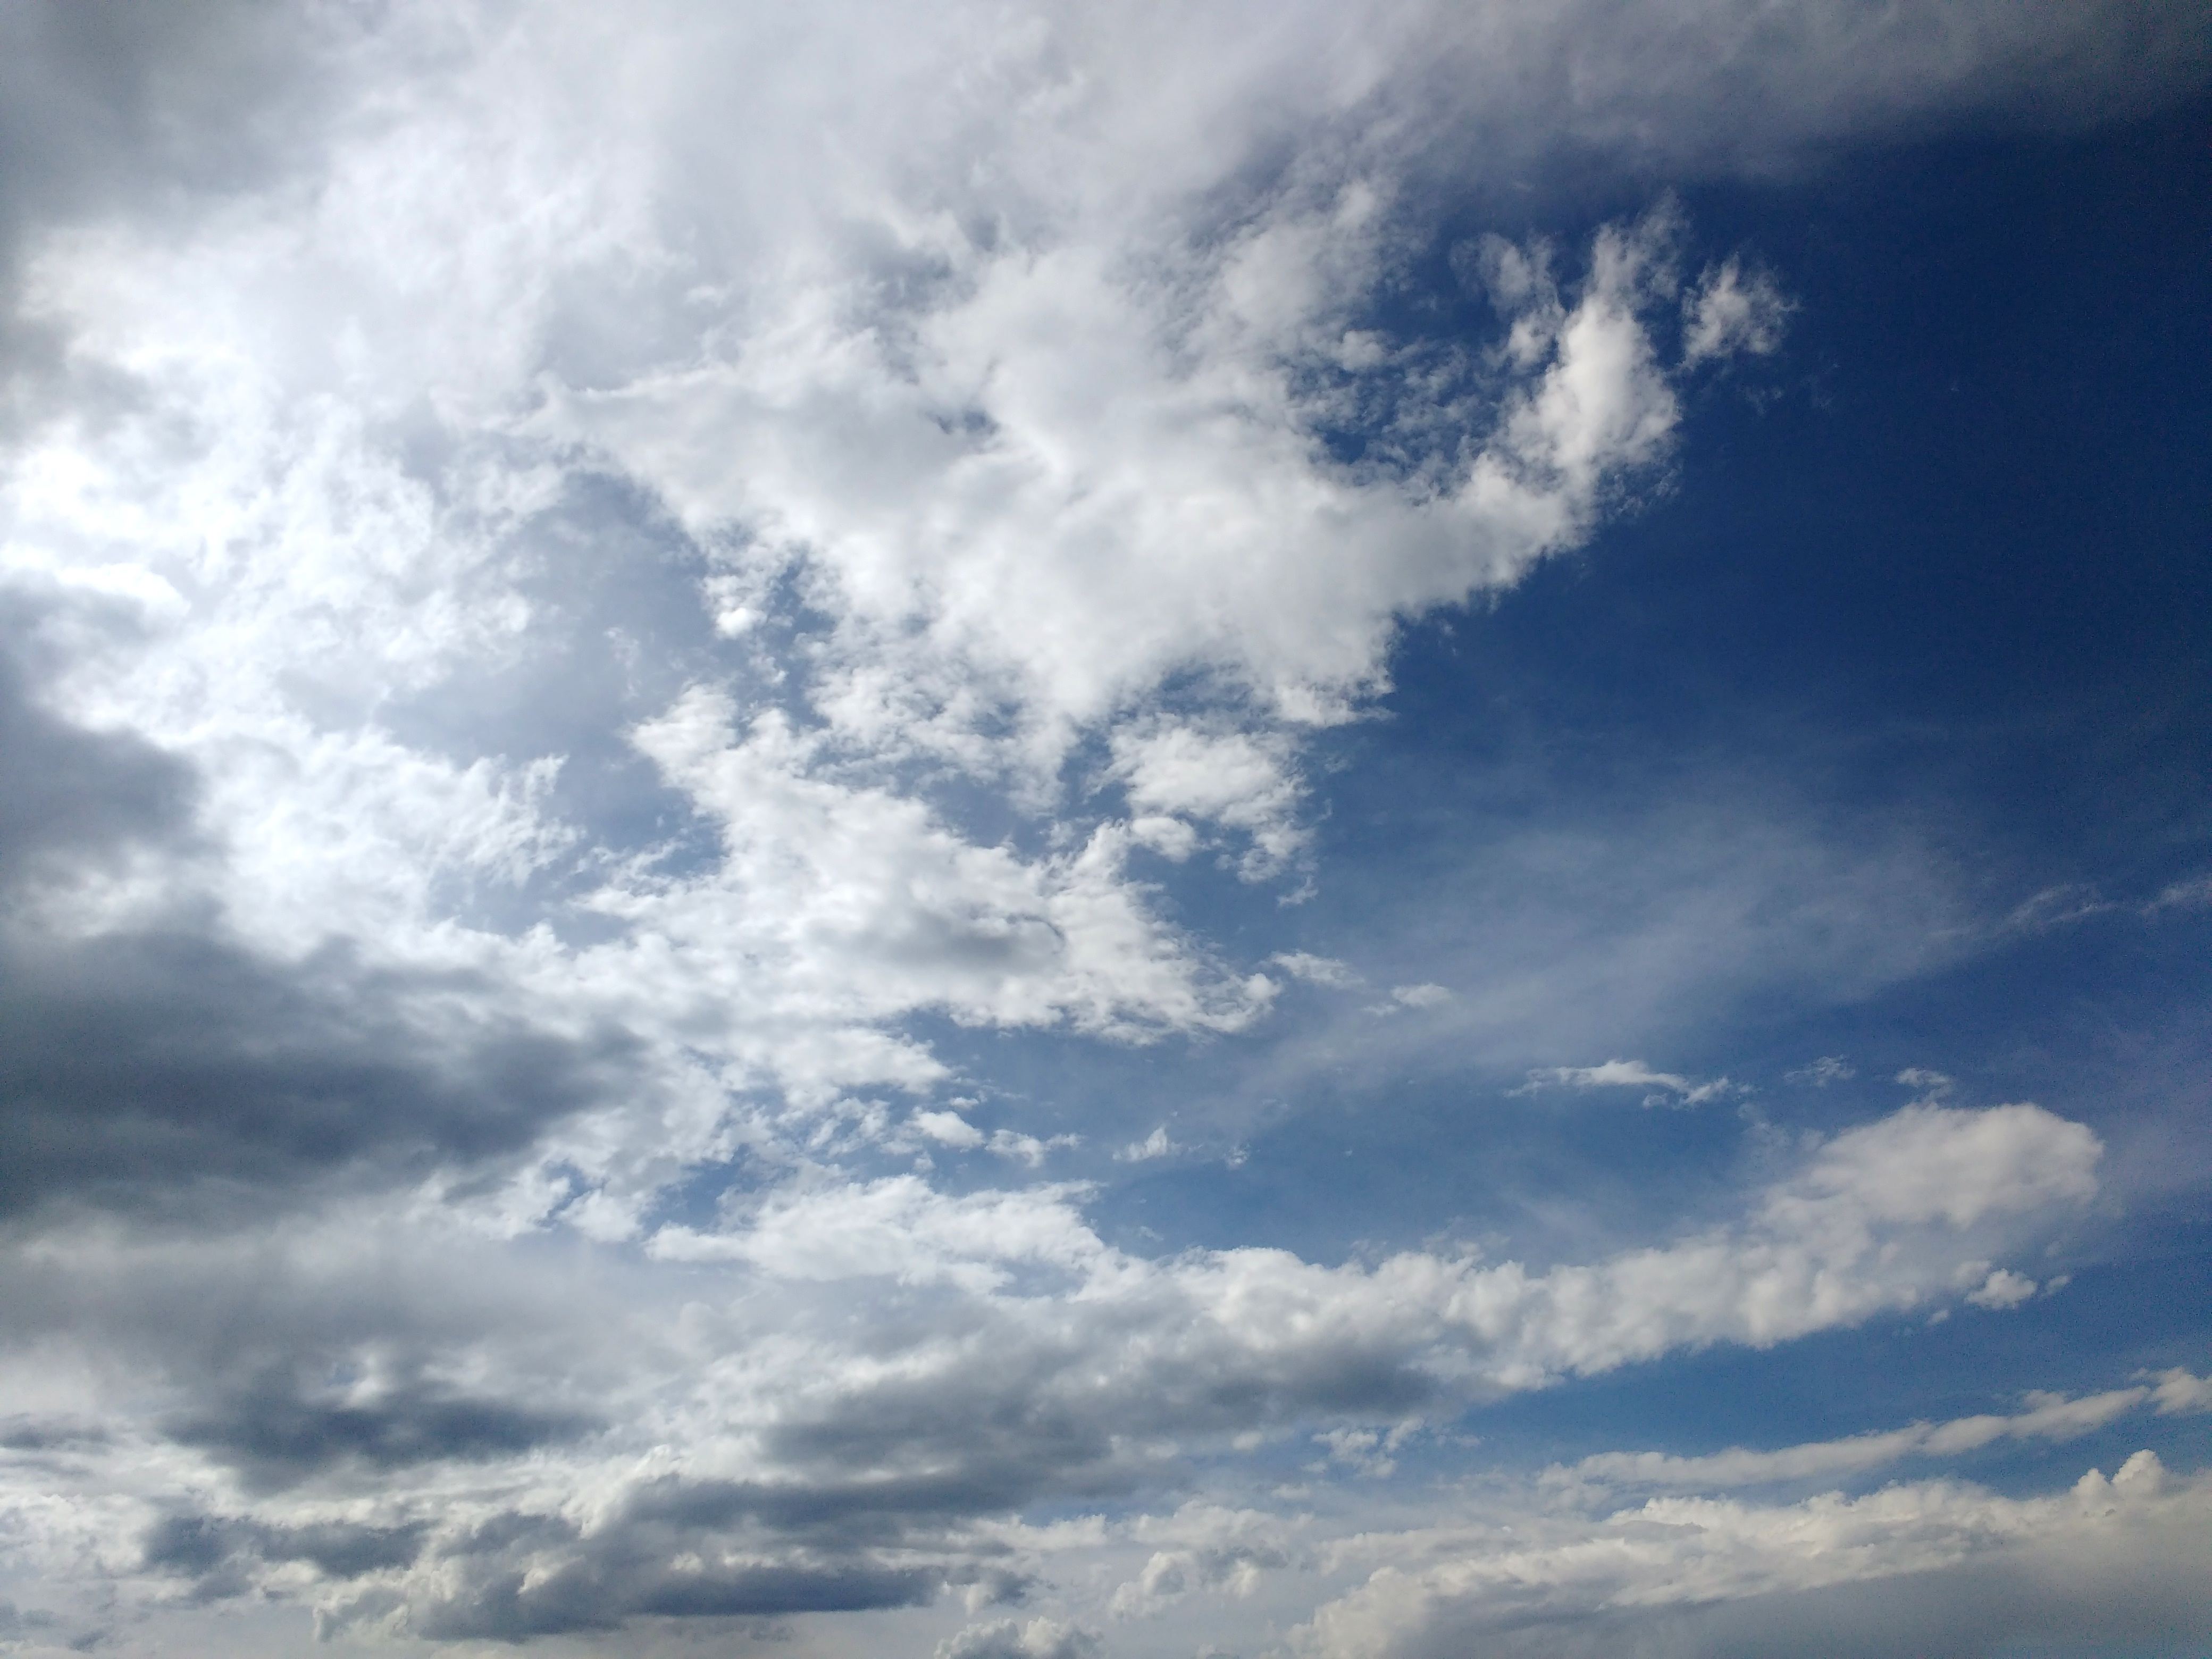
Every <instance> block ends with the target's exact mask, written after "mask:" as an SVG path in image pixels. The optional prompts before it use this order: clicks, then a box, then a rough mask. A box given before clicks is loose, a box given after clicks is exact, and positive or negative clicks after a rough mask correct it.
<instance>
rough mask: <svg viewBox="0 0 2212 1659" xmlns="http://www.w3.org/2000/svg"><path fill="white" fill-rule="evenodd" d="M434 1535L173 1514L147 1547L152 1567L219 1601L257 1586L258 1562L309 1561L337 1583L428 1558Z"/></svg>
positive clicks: (418, 1527) (152, 1531)
mask: <svg viewBox="0 0 2212 1659" xmlns="http://www.w3.org/2000/svg"><path fill="white" fill-rule="evenodd" d="M426 1530H427V1528H426V1527H425V1526H424V1525H423V1524H422V1522H410V1523H409V1524H406V1525H404V1526H396V1527H374V1526H362V1525H357V1524H355V1523H352V1522H337V1521H325V1522H311V1523H309V1524H307V1525H304V1526H289V1527H288V1526H274V1525H270V1524H269V1523H267V1522H259V1521H252V1520H248V1519H245V1518H243V1517H240V1516H212V1515H172V1516H164V1517H163V1518H162V1519H161V1520H160V1521H158V1522H155V1524H154V1525H153V1526H151V1527H149V1528H147V1530H146V1533H145V1535H144V1536H143V1538H142V1539H141V1540H140V1541H139V1549H140V1556H141V1559H142V1561H143V1565H145V1566H146V1567H147V1568H148V1569H149V1570H150V1571H157V1572H169V1573H176V1574H179V1575H181V1576H184V1577H190V1578H191V1579H193V1580H194V1581H195V1583H194V1587H193V1593H194V1595H196V1596H197V1597H198V1598H199V1599H202V1600H205V1601H216V1600H220V1599H222V1598H223V1597H225V1596H229V1595H243V1594H245V1593H246V1591H247V1590H249V1589H252V1583H253V1577H252V1571H253V1567H254V1565H255V1564H256V1563H257V1562H266V1563H278V1562H287V1561H305V1562H307V1563H308V1564H309V1565H312V1566H313V1567H314V1569H315V1570H316V1571H318V1572H320V1573H321V1574H323V1575H324V1576H325V1577H328V1578H337V1579H349V1578H359V1577H362V1576H363V1575H364V1574H367V1573H372V1572H379V1571H384V1570H386V1569H387V1568H392V1567H404V1566H406V1565H410V1563H411V1562H413V1561H414V1559H415V1558H416V1556H417V1555H419V1554H421V1553H422V1535H423V1534H424V1532H425V1531H426Z"/></svg>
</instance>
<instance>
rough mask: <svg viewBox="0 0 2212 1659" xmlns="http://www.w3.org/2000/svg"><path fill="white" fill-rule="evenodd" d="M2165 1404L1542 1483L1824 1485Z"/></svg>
mask: <svg viewBox="0 0 2212 1659" xmlns="http://www.w3.org/2000/svg"><path fill="white" fill-rule="evenodd" d="M2175 1375H2177V1376H2179V1378H2180V1379H2181V1381H2180V1382H2179V1383H2178V1384H2177V1385H2176V1386H2175V1388H2174V1389H2173V1390H2172V1392H2173V1393H2174V1394H2175V1395H2179V1394H2181V1393H2182V1392H2184V1391H2185V1389H2188V1388H2189V1387H2190V1386H2191V1385H2192V1384H2193V1383H2195V1382H2196V1379H2193V1378H2191V1377H2190V1376H2189V1374H2188V1373H2187V1372H2185V1371H2184V1372H2179V1373H2176V1374H2175ZM2161 1386H2163V1385H2161ZM2161 1397H2162V1396H2160V1395H2158V1393H2157V1391H2156V1390H2154V1389H2151V1388H2148V1387H2139V1388H2131V1389H2108V1390H2106V1392H2104V1393H2102V1394H2095V1395H2085V1396H2083V1397H2081V1398H2079V1399H2073V1400H2069V1399H2067V1398H2066V1397H2065V1396H2063V1395H2045V1396H2034V1397H2033V1398H2034V1403H2033V1405H2031V1407H2029V1409H2027V1411H2024V1412H2019V1413H2014V1414H2013V1415H2011V1416H2008V1417H1996V1416H1978V1417H1963V1418H1954V1419H1952V1420H1951V1421H1949V1422H1947V1423H1936V1424H1928V1423H1916V1424H1914V1425H1912V1426H1911V1427H1910V1428H1905V1429H1892V1430H1888V1431H1882V1432H1878V1433H1873V1434H1862V1435H1854V1436H1852V1437H1850V1438H1848V1439H1844V1440H1824V1441H1818V1442H1814V1443H1808V1444H1806V1445H1802V1446H1788V1447H1784V1448H1783V1449H1780V1450H1778V1451H1747V1450H1745V1449H1742V1448H1741V1447H1731V1448H1730V1449H1728V1450H1726V1451H1723V1452H1713V1453H1710V1454H1707V1455H1704V1456H1699V1457H1675V1456H1670V1455H1666V1454H1664V1453H1660V1452H1601V1453H1598V1454H1596V1455H1592V1456H1589V1457H1585V1458H1583V1459H1582V1460H1581V1461H1580V1462H1577V1463H1575V1464H1574V1465H1572V1466H1571V1468H1561V1467H1559V1466H1558V1465H1554V1466H1553V1468H1549V1469H1547V1470H1546V1471H1545V1473H1544V1477H1543V1478H1544V1480H1545V1481H1546V1482H1547V1484H1552V1485H1565V1484H1567V1483H1569V1482H1571V1481H1577V1480H1580V1481H1590V1482H1596V1483H1601V1484H1604V1485H1607V1486H1626V1487H1631V1488H1640V1489H1647V1490H1658V1491H1669V1490H1673V1491H1708V1492H1709V1491H1712V1490H1715V1489H1717V1488H1726V1487H1732V1486H1766V1485H1769V1484H1775V1483H1779V1482H1783V1481H1800V1480H1826V1479H1827V1478H1829V1477H1830V1476H1832V1475H1838V1474H1858V1473H1862V1472H1864V1471H1867V1470H1871V1469H1878V1468H1886V1467H1887V1466H1888V1465H1890V1464H1892V1463H1895V1462H1899V1461H1900V1460H1902V1459H1904V1458H1907V1457H1954V1456H1956V1455H1959V1454H1960V1453H1961V1452H1966V1451H1972V1450H1974V1449H1978V1448H1979V1447H1982V1446H1986V1445H1988V1444H1990V1443H1992V1442H1993V1441H1996V1440H2000V1439H2007V1438H2010V1439H2019V1440H2028V1439H2041V1440H2053V1441H2059V1442H2064V1441H2068V1440H2073V1439H2075V1438H2078V1437H2081V1436H2082V1435H2085V1434H2087V1433H2090V1432H2092V1431H2094V1430H2097V1429H2100V1428H2103V1427H2104V1426H2105V1425H2107V1424H2109V1423H2112V1422H2116V1421H2118V1419H2120V1418H2121V1417H2124V1416H2125V1415H2126V1414H2127V1413H2130V1412H2132V1411H2135V1410H2136V1409H2137V1408H2138V1407H2142V1405H2144V1404H2146V1403H2148V1402H2149V1401H2153V1400H2154V1399H2159V1398H2161Z"/></svg>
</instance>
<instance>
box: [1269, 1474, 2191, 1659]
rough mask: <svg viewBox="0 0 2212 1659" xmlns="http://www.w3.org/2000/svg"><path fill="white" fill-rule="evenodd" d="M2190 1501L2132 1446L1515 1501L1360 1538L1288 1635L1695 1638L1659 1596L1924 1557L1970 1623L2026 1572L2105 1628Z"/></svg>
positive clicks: (2114, 1622)
mask: <svg viewBox="0 0 2212 1659" xmlns="http://www.w3.org/2000/svg"><path fill="white" fill-rule="evenodd" d="M2208 1501H2209V1500H2208V1495H2207V1492H2206V1487H2205V1483H2204V1482H2203V1480H2202V1479H2198V1480H2193V1481H2186V1482H2179V1483H2177V1482H2174V1481H2172V1480H2171V1479H2170V1477H2168V1476H2167V1475H2166V1472H2165V1471H2164V1469H2163V1468H2162V1467H2161V1466H2160V1462H2159V1461H2158V1459H2157V1457H2156V1456H2155V1455H2154V1454H2153V1453H2151V1452H2149V1451H2139V1452H2136V1454H2134V1455H2132V1456H2130V1458H2129V1459H2128V1460H2127V1461H2126V1462H2124V1464H2123V1465H2122V1466H2121V1468H2119V1470H2118V1472H2117V1473H2116V1474H2115V1475H2114V1476H2113V1477H2112V1478H2111V1479H2109V1480H2108V1479H2106V1476H2105V1475H2103V1474H2101V1473H2100V1472H2099V1471H2097V1470H2094V1469H2093V1470H2090V1471H2089V1472H2088V1473H2087V1474H2085V1475H2083V1476H2082V1477H2081V1480H2080V1481H2079V1482H2078V1483H2077V1484H2076V1486H2075V1488H2074V1490H2073V1491H2072V1492H2065V1493H2063V1494H2060V1495H2057V1496H2052V1497H2045V1498H2001V1497H1997V1496H1995V1495H1993V1494H1991V1493H1989V1492H1984V1491H1982V1490H1980V1489H1979V1488H1977V1487H1974V1486H1967V1485H1965V1484H1962V1483H1954V1482H1949V1481H1928V1482H1916V1483H1911V1484H1909V1485H1897V1486H1887V1487H1885V1488H1883V1489H1882V1490H1881V1491H1880V1492H1872V1493H1869V1494H1867V1495H1866V1496H1864V1497H1860V1498H1846V1497H1844V1496H1843V1495H1842V1494H1840V1493H1830V1494H1827V1495H1826V1496H1823V1497H1817V1498H1807V1499H1805V1500H1802V1502H1799V1503H1796V1504H1774V1505H1760V1504H1743V1503H1741V1502H1737V1501H1735V1500H1731V1499H1717V1498H1652V1499H1650V1501H1648V1502H1647V1503H1645V1504H1641V1505H1639V1506H1638V1507H1635V1508H1632V1509H1626V1510H1621V1511H1620V1512H1619V1513H1617V1514H1615V1515H1613V1516H1609V1517H1607V1519H1605V1520H1603V1521H1601V1522H1595V1523H1591V1522H1583V1521H1581V1520H1579V1519H1576V1520H1567V1521H1553V1522H1539V1521H1534V1519H1533V1518H1531V1519H1530V1520H1529V1521H1526V1522H1523V1523H1522V1525H1520V1526H1516V1527H1515V1528H1512V1529H1511V1530H1510V1534H1504V1535H1501V1534H1500V1533H1499V1531H1498V1529H1496V1528H1466V1529H1464V1530H1459V1531H1453V1530H1449V1529H1443V1528H1439V1529H1437V1530H1436V1531H1432V1532H1429V1533H1425V1534H1422V1533H1417V1534H1410V1535H1401V1536H1398V1537H1389V1536H1376V1537H1369V1538H1363V1539H1360V1540H1358V1541H1355V1542H1354V1543H1352V1545H1350V1546H1349V1547H1347V1548H1346V1549H1345V1550H1344V1552H1343V1554H1344V1556H1345V1557H1346V1565H1350V1564H1352V1562H1358V1563H1359V1564H1361V1565H1369V1566H1370V1568H1371V1569H1372V1576H1371V1577H1370V1578H1369V1579H1368V1580H1367V1582H1366V1583H1364V1584H1363V1585H1361V1586H1360V1587H1358V1588H1357V1589H1353V1590H1352V1591H1351V1592H1350V1593H1348V1594H1346V1595H1343V1596H1341V1597H1340V1598H1338V1599H1336V1600H1334V1601H1331V1602H1329V1603H1328V1605H1326V1606H1324V1607H1322V1609H1321V1610H1320V1611H1319V1612H1318V1613H1316V1615H1315V1617H1314V1619H1313V1620H1312V1622H1311V1623H1310V1625H1309V1626H1306V1627H1304V1629H1303V1630H1301V1631H1300V1632H1297V1643H1296V1646H1297V1649H1299V1650H1304V1651H1308V1652H1312V1653H1316V1654H1325V1655H1328V1656H1329V1659H1384V1656H1390V1659H1400V1656H1404V1659H1412V1656H1415V1655H1422V1656H1427V1655H1437V1654H1442V1653H1444V1652H1449V1651H1464V1650H1465V1644H1468V1643H1470V1642H1474V1641H1478V1640H1479V1641H1483V1642H1486V1643H1488V1644H1492V1645H1494V1646H1496V1647H1497V1648H1498V1650H1502V1651H1508V1652H1510V1651H1516V1650H1522V1644H1523V1643H1524V1642H1526V1641H1527V1639H1528V1634H1533V1633H1534V1632H1542V1640H1543V1642H1544V1644H1546V1645H1545V1646H1542V1647H1540V1648H1538V1649H1535V1650H1557V1649H1556V1647H1554V1646H1551V1645H1550V1644H1554V1643H1556V1642H1557V1641H1558V1640H1559V1638H1560V1635H1561V1634H1562V1632H1563V1631H1564V1632H1567V1633H1568V1634H1567V1639H1569V1640H1571V1641H1573V1642H1575V1643H1576V1644H1577V1647H1576V1649H1575V1650H1583V1648H1582V1645H1581V1644H1583V1643H1589V1644H1592V1646H1591V1647H1590V1648H1589V1650H1591V1651H1596V1650H1599V1649H1600V1648H1601V1645H1602V1644H1604V1643H1605V1642H1607V1640H1608V1639H1609V1638H1612V1637H1615V1636H1617V1632H1614V1631H1613V1630H1612V1629H1611V1628H1610V1627H1611V1626H1613V1625H1614V1624H1615V1623H1616V1622H1617V1621H1616V1620H1613V1619H1609V1618H1608V1617H1607V1614H1609V1613H1617V1614H1618V1615H1619V1618H1620V1620H1634V1621H1635V1622H1636V1624H1637V1625H1638V1628H1641V1629H1646V1630H1656V1632H1659V1633H1660V1636H1661V1639H1662V1640H1668V1639H1669V1638H1672V1640H1673V1641H1674V1642H1677V1643H1679V1644H1680V1648H1679V1650H1681V1651H1686V1652H1695V1651H1700V1650H1707V1649H1706V1648H1705V1644H1704V1643H1702V1642H1700V1641H1699V1639H1698V1634H1699V1632H1698V1626H1697V1625H1692V1626H1690V1627H1688V1628H1683V1627H1682V1626H1681V1625H1680V1623H1679V1622H1678V1620H1675V1619H1674V1618H1671V1617H1670V1616H1669V1615H1670V1614H1672V1613H1677V1612H1687V1611H1689V1610H1691V1609H1696V1608H1712V1607H1717V1606H1724V1605H1726V1604H1729V1603H1735V1604H1739V1605H1741V1604H1746V1603H1752V1604H1754V1605H1755V1604H1756V1603H1757V1602H1758V1601H1759V1600H1761V1599H1764V1598H1778V1597H1784V1596H1790V1595H1804V1594H1805V1593H1807V1592H1810V1591H1814V1590H1818V1589H1825V1588H1832V1587H1840V1586H1844V1585H1851V1584H1869V1585H1870V1584H1876V1583H1879V1584H1881V1585H1882V1586H1883V1590H1882V1594H1883V1595H1885V1596H1893V1595H1897V1594H1898V1593H1899V1590H1898V1588H1897V1581H1899V1580H1900V1579H1903V1580H1905V1582H1906V1583H1907V1584H1908V1585H1909V1584H1910V1583H1911V1577H1910V1576H1911V1575H1918V1574H1939V1575H1942V1577H1938V1578H1937V1579H1936V1581H1935V1586H1931V1588H1935V1589H1936V1594H1937V1595H1945V1596H1948V1598H1949V1599H1950V1601H1951V1604H1952V1607H1953V1609H1954V1616H1958V1615H1960V1614H1963V1615H1964V1616H1963V1617H1962V1618H1961V1619H1960V1623H1962V1624H1965V1625H1966V1626H1969V1627H1971V1628H1977V1629H1978V1631H1980V1632H1991V1633H1994V1632H2008V1633H2009V1632H2015V1631H2017V1632H2023V1633H2024V1632H2025V1631H2026V1630H2027V1629H2028V1628H2029V1627H2030V1626H2028V1625H2026V1624H2022V1623H2020V1622H2017V1621H2016V1620H2014V1619H2012V1618H2008V1614H2007V1611H2006V1606H2007V1600H2008V1596H2009V1595H2011V1594H2012V1593H2013V1587H2014V1586H2015V1585H2018V1586H2023V1587H2024V1586H2027V1585H2038V1584H2039V1586H2040V1589H2039V1591H2036V1592H2033V1593H2032V1594H2033V1602H2034V1604H2035V1606H2036V1608H2037V1611H2036V1613H2034V1614H2033V1615H2030V1616H2031V1617H2032V1618H2033V1620H2035V1621H2036V1622H2037V1623H2041V1622H2043V1621H2045V1620H2048V1619H2049V1618H2050V1616H2051V1611H2052V1610H2053V1609H2054V1608H2055V1609H2058V1610H2063V1612H2062V1613H2061V1616H2062V1617H2063V1620H2064V1622H2065V1623H2066V1624H2067V1625H2068V1626H2073V1627H2075V1628H2084V1629H2087V1630H2095V1629H2098V1628H2100V1627H2101V1628H2103V1629H2106V1630H2117V1629H2121V1628H2125V1627H2126V1624H2127V1622H2128V1621H2127V1620H2126V1619H2125V1616H2124V1614H2123V1613H2119V1612H2118V1609H2120V1608H2123V1607H2125V1606H2126V1605H2127V1602H2126V1596H2125V1594H2124V1592H2123V1591H2122V1590H2121V1589H2120V1586H2121V1585H2123V1584H2130V1583H2134V1582H2136V1579H2137V1577H2138V1574H2137V1572H2136V1571H2133V1570H2131V1564H2133V1566H2135V1567H2147V1566H2148V1564H2149V1563H2151V1562H2157V1563H2160V1571H2165V1570H2167V1568H2168V1567H2169V1565H2178V1561H2179V1559H2197V1558H2198V1557H2199V1556H2201V1554H2202V1551H2201V1549H2200V1548H2198V1547H2196V1546H2194V1545H2193V1544H2192V1545H2185V1546H2180V1547H2179V1558H2177V1556H2176V1555H2175V1553H2174V1552H2175V1550H2176V1547H2177V1544H2178V1541H2179V1538H2180V1536H2181V1534H2179V1533H2178V1532H2176V1531H2175V1530H2173V1528H2176V1527H2177V1526H2185V1525H2189V1524H2191V1522H2188V1521H2187V1520H2185V1517H2188V1516H2197V1515H2200V1514H2202V1513H2203V1510H2204V1509H2205V1506H2206V1504H2207V1503H2208ZM2069 1559H2070V1560H2071V1562H2072V1563H2073V1565H2072V1566H2071V1567H2070V1568H2064V1569H2061V1570H2059V1571H2057V1572H2055V1573H2054V1572H2053V1571H2052V1569H2053V1567H2054V1566H2056V1565H2057V1564H2059V1563H2061V1562H2065V1561H2068V1560H2069ZM1976 1570H1979V1571H1978V1572H1977V1571H1976ZM2153 1576H2154V1574H2152V1573H2150V1572H2143V1573H2142V1574H2141V1577H2142V1578H2144V1579H2148V1578H2150V1577H2153ZM1937 1587H1940V1588H1937ZM1846 1605H1849V1606H1850V1607H1851V1608H1852V1610H1853V1615H1852V1617H1850V1619H1848V1620H1844V1621H1843V1622H1844V1623H1845V1624H1846V1625H1847V1626H1848V1625H1850V1624H1857V1623H1859V1622H1860V1621H1861V1620H1863V1619H1864V1618H1865V1616H1866V1615H1865V1613H1864V1612H1863V1611H1861V1609H1863V1608H1864V1607H1867V1606H1868V1605H1869V1603H1868V1601H1867V1600H1866V1598H1863V1597H1860V1598H1853V1599H1852V1601H1850V1603H1848V1604H1846ZM2160 1605H2161V1606H2162V1607H2163V1606H2164V1605H2166V1600H2165V1598H2161V1602H2160ZM1769 1607H1770V1608H1771V1611H1769V1613H1768V1617H1769V1618H1771V1619H1772V1620H1774V1621H1775V1625H1776V1627H1777V1628H1778V1629H1779V1630H1787V1629H1790V1628H1793V1627H1803V1626H1802V1620H1804V1619H1805V1618H1806V1617H1807V1613H1808V1611H1809V1609H1808V1610H1801V1611H1796V1612H1795V1613H1794V1616H1793V1611H1792V1610H1791V1609H1790V1608H1788V1607H1784V1606H1775V1605H1773V1604H1772V1603H1771V1602H1770V1603H1769ZM1745 1612H1746V1613H1747V1614H1750V1613H1752V1609H1751V1607H1746V1608H1745ZM1754 1616H1755V1615H1754ZM1715 1622H1717V1621H1715V1620H1712V1619H1711V1617H1710V1615H1707V1616H1705V1617H1704V1618H1702V1619H1700V1620H1699V1624H1703V1625H1705V1626H1707V1627H1708V1628H1710V1627H1711V1626H1712V1625H1713V1624H1714V1623H1715ZM1734 1622H1737V1623H1739V1624H1740V1623H1741V1620H1738V1621H1734ZM1722 1628H1726V1626H1725V1625H1723V1626H1722ZM1678 1632H1679V1633H1678ZM1524 1633H1527V1634H1524ZM1770 1639H1771V1633H1770ZM1907 1639H1910V1638H1907ZM1875 1650H1882V1649H1881V1647H1880V1646H1877V1647H1876V1649H1875ZM1891 1650H1893V1649H1891Z"/></svg>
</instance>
